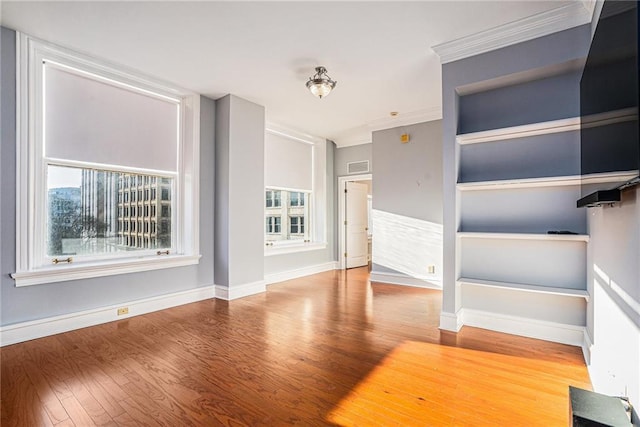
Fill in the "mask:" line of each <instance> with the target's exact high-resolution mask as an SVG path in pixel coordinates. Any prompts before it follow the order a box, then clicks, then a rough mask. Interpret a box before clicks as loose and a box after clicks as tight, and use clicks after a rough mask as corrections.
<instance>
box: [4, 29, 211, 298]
mask: <svg viewBox="0 0 640 427" xmlns="http://www.w3.org/2000/svg"><path fill="white" fill-rule="evenodd" d="M16 44H17V61H16V64H17V70H16V71H17V74H16V75H17V88H18V93H17V97H16V104H17V105H16V107H17V108H16V112H17V114H16V116H17V117H16V128H17V150H16V151H17V154H16V156H17V159H16V163H17V164H16V168H17V177H16V178H17V179H16V181H17V189H16V190H17V193H16V198H17V200H16V252H17V253H16V272H15V273H14V274H12V277H13V278H14V280H15V282H16V286H28V285H37V284H44V283H53V282H61V281H68V280H75V279H85V278H92V277H102V276H109V275H114V274H123V273H132V272H140V271H148V270H155V269H162V268H171V267H179V266H185V265H193V264H197V263H198V262H199V258H200V255H199V205H198V200H199V197H198V195H199V185H198V183H199V145H200V97H199V96H198V95H197V94H194V93H191V92H188V91H186V90H183V89H180V88H177V87H174V86H171V85H167V84H166V83H161V82H158V81H156V80H153V79H150V78H147V77H144V76H140V75H138V74H134V73H131V72H129V71H126V70H124V69H123V68H122V67H119V66H117V65H113V64H109V63H107V62H104V61H101V60H98V59H95V58H91V57H88V56H86V55H82V54H78V53H76V52H73V51H70V50H68V49H65V48H62V47H59V46H56V45H53V44H51V43H48V42H44V41H41V40H38V39H35V38H33V37H31V36H28V35H26V34H23V33H18V37H17V38H16ZM45 60H46V61H51V62H55V63H57V64H61V65H63V66H67V67H71V68H73V69H76V70H80V71H81V72H83V73H88V74H91V75H93V76H97V77H98V78H99V79H104V80H108V81H112V82H117V84H119V85H121V86H124V87H129V88H131V89H132V90H137V91H139V92H149V93H153V94H156V95H159V96H164V97H168V98H171V99H175V100H177V102H179V104H180V127H179V129H180V130H179V144H178V145H179V149H178V159H177V160H178V168H177V173H176V174H175V175H172V176H170V177H171V178H173V188H172V196H171V197H172V198H173V199H174V203H175V205H174V206H175V209H172V235H173V236H172V239H175V240H174V243H173V244H172V246H173V249H174V252H171V253H169V254H168V255H167V254H164V253H163V254H160V253H157V252H155V251H153V250H151V251H141V252H142V253H141V252H139V251H132V253H131V255H127V254H120V255H119V256H118V257H117V258H113V257H102V256H96V257H92V258H89V257H83V258H82V262H71V263H62V264H57V265H53V264H48V263H47V262H46V257H45V256H44V255H45V253H46V250H45V245H46V242H45V236H46V235H47V234H46V230H45V229H44V227H45V223H46V221H45V218H44V215H45V212H46V192H47V182H46V166H47V160H46V159H45V157H44V155H43V149H42V147H43V141H42V138H43V136H42V121H43V117H42V106H43V97H42V79H41V73H42V64H43V61H45ZM62 165H63V166H77V167H91V168H96V169H104V170H117V171H122V172H131V173H141V174H151V175H166V172H163V173H158V171H152V170H147V169H137V168H128V167H122V168H120V167H118V168H117V169H114V168H113V166H111V167H109V166H106V165H100V164H94V163H87V162H77V161H64V162H63V163H62Z"/></svg>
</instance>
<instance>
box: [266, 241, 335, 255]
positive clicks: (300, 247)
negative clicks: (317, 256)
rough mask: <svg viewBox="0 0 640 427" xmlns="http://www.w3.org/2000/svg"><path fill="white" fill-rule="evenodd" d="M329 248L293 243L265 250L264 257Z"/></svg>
mask: <svg viewBox="0 0 640 427" xmlns="http://www.w3.org/2000/svg"><path fill="white" fill-rule="evenodd" d="M326 247H327V244H326V243H292V244H284V245H279V246H267V247H265V248H264V256H273V255H284V254H292V253H296V252H307V251H317V250H320V249H324V248H326Z"/></svg>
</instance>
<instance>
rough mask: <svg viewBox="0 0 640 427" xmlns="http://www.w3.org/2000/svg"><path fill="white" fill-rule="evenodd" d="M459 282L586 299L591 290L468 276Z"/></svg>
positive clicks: (587, 299)
mask: <svg viewBox="0 0 640 427" xmlns="http://www.w3.org/2000/svg"><path fill="white" fill-rule="evenodd" d="M458 283H459V284H461V285H469V286H484V287H490V288H501V289H509V290H514V291H523V292H535V293H541V294H550V295H559V296H567V297H576V298H584V299H585V300H586V301H589V292H587V291H586V290H583V289H567V288H555V287H550V286H539V285H526V284H523V283H506V282H494V281H491V280H481V279H470V278H466V277H461V278H459V279H458Z"/></svg>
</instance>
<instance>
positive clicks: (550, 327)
mask: <svg viewBox="0 0 640 427" xmlns="http://www.w3.org/2000/svg"><path fill="white" fill-rule="evenodd" d="M463 310H464V314H463V318H464V325H465V326H474V327H476V328H483V329H490V330H492V331H498V332H503V333H506V334H513V335H520V336H523V337H529V338H536V339H541V340H545V341H552V342H557V343H561V344H568V345H574V346H577V347H582V346H583V343H584V337H585V334H584V331H585V327H584V326H577V325H568V324H564V323H557V322H548V321H542V320H535V319H528V318H525V317H519V316H511V315H506V314H498V313H491V312H487V311H481V310H472V309H468V308H465V309H463Z"/></svg>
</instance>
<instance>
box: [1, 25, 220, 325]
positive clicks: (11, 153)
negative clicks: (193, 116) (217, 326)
mask: <svg viewBox="0 0 640 427" xmlns="http://www.w3.org/2000/svg"><path fill="white" fill-rule="evenodd" d="M1 31H2V33H1V34H2V40H1V42H2V51H1V52H0V55H1V57H0V63H1V64H2V65H1V66H2V80H1V84H2V92H1V96H2V99H1V105H2V116H1V125H2V133H1V135H0V137H1V141H0V143H1V150H0V153H1V158H0V161H1V162H2V163H1V165H0V166H1V167H0V175H1V180H2V181H1V182H2V187H1V188H0V192H1V193H0V216H1V218H2V222H1V224H0V231H1V233H2V234H1V236H2V240H1V241H0V248H1V251H0V273H1V274H0V296H1V302H0V304H1V312H2V314H1V317H0V324H1V325H3V326H6V325H10V324H12V323H17V322H24V321H29V320H35V319H41V318H46V317H50V316H55V315H61V314H66V313H72V312H77V311H82V310H88V309H92V308H98V307H104V306H108V305H116V304H119V303H123V302H129V301H134V300H138V299H144V298H149V297H153V296H158V295H163V294H169V293H174V292H179V291H185V290H189V289H194V288H198V287H202V286H211V285H213V252H212V250H213V246H212V244H211V241H212V240H213V191H212V189H213V188H214V168H213V163H214V141H213V134H214V127H215V116H214V108H215V107H214V103H213V101H211V100H209V99H207V98H201V103H202V119H201V125H200V127H201V129H200V132H201V140H200V156H201V157H200V189H201V192H200V253H201V254H202V258H201V259H200V263H199V264H198V265H194V266H188V267H179V268H171V269H164V270H156V271H149V272H143V273H134V274H123V275H117V276H109V277H101V278H95V279H86V280H73V281H68V282H59V283H51V284H42V285H36V286H26V287H20V288H16V287H15V284H14V281H13V280H12V279H11V278H10V277H9V274H11V273H13V272H15V268H16V243H15V227H16V221H15V218H16V196H15V188H16V175H15V159H16V139H15V138H16V129H15V108H16V103H15V90H16V82H15V32H13V31H11V30H8V29H5V28H2V30H1Z"/></svg>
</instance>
